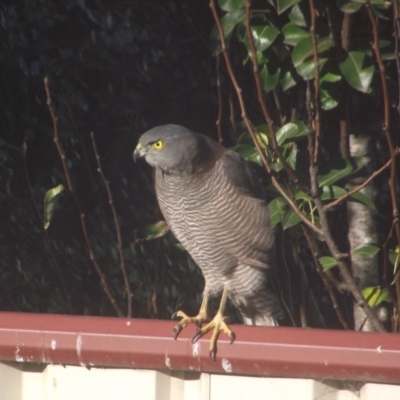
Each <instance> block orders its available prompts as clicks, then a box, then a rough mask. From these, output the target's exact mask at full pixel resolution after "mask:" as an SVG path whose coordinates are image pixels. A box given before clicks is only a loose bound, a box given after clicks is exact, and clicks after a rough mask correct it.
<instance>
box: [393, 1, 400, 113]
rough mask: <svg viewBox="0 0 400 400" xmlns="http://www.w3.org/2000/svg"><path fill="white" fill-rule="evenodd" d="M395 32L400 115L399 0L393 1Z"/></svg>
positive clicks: (399, 110) (398, 109)
mask: <svg viewBox="0 0 400 400" xmlns="http://www.w3.org/2000/svg"><path fill="white" fill-rule="evenodd" d="M393 30H394V57H395V60H396V67H397V88H398V89H397V90H398V92H399V94H398V101H397V107H396V108H397V112H398V113H399V114H400V55H399V36H400V17H399V5H398V0H393Z"/></svg>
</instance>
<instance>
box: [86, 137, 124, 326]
mask: <svg viewBox="0 0 400 400" xmlns="http://www.w3.org/2000/svg"><path fill="white" fill-rule="evenodd" d="M90 137H91V139H92V145H93V150H94V154H95V156H96V161H97V171H98V172H99V174H100V176H101V179H102V180H103V182H104V185H105V187H106V191H107V196H108V204H109V205H110V208H111V211H112V215H113V219H114V226H115V230H116V232H117V241H118V253H119V260H120V263H121V264H120V265H121V271H122V276H123V277H124V283H125V290H126V295H127V297H128V301H127V304H128V315H127V318H131V317H132V293H131V288H130V285H129V278H128V274H127V272H126V265H125V258H124V253H123V250H122V235H121V226H120V223H119V221H118V215H117V210H116V209H115V205H114V199H113V195H112V192H111V187H110V181H109V180H107V179H106V177H105V175H104V172H103V168H102V166H101V162H100V156H99V153H98V151H97V145H96V140H95V137H94V133H93V132H90Z"/></svg>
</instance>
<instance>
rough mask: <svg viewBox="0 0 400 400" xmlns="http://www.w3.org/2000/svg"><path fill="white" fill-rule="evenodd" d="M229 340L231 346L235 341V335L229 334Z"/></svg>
mask: <svg viewBox="0 0 400 400" xmlns="http://www.w3.org/2000/svg"><path fill="white" fill-rule="evenodd" d="M229 338H230V339H231V343H230V344H232V343H233V342H234V341H235V339H236V335H235V334H234V333H233V332H231V334H230V335H229Z"/></svg>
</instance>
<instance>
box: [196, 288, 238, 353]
mask: <svg viewBox="0 0 400 400" xmlns="http://www.w3.org/2000/svg"><path fill="white" fill-rule="evenodd" d="M227 298H228V288H227V287H226V286H225V288H224V291H223V292H222V297H221V302H220V304H219V308H218V311H217V314H216V315H215V317H214V318H213V320H212V321H211V322H209V323H208V324H207V325H206V326H204V327H203V328H201V329H200V330H199V331H198V332H197V334H196V335H195V336H194V337H193V339H192V342H193V343H196V342H197V341H198V340H199V339H200V338H201V337H202V336H203V335H204V334H206V333H207V332H208V331H210V330H211V329H214V332H213V334H212V336H211V340H210V357H211V359H212V360H214V361H215V355H216V353H217V339H218V335H219V332H220V331H224V332H225V333H226V334H227V335H228V336H229V337H230V339H231V344H232V343H233V341H234V340H235V334H234V333H233V332H232V331H231V330H230V329H229V327H228V325H227V324H226V322H225V321H226V319H227V317H224V311H225V305H226V300H227Z"/></svg>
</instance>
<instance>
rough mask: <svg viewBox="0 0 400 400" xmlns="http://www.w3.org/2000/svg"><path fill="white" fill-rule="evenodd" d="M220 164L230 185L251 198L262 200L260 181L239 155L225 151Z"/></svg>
mask: <svg viewBox="0 0 400 400" xmlns="http://www.w3.org/2000/svg"><path fill="white" fill-rule="evenodd" d="M220 162H221V163H222V168H223V171H224V173H225V176H226V177H227V179H228V180H229V182H230V184H232V185H234V186H235V187H237V188H238V189H240V190H242V191H243V192H244V193H245V194H247V195H249V196H251V197H256V198H259V199H263V198H264V193H263V189H262V186H261V182H260V180H259V179H258V177H257V175H256V173H255V172H254V171H253V169H252V168H251V167H250V165H249V164H248V163H247V162H246V161H245V160H244V159H243V158H242V157H240V155H239V154H237V153H235V152H233V151H231V150H226V151H225V152H224V154H223V156H222V157H221V159H220Z"/></svg>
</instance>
